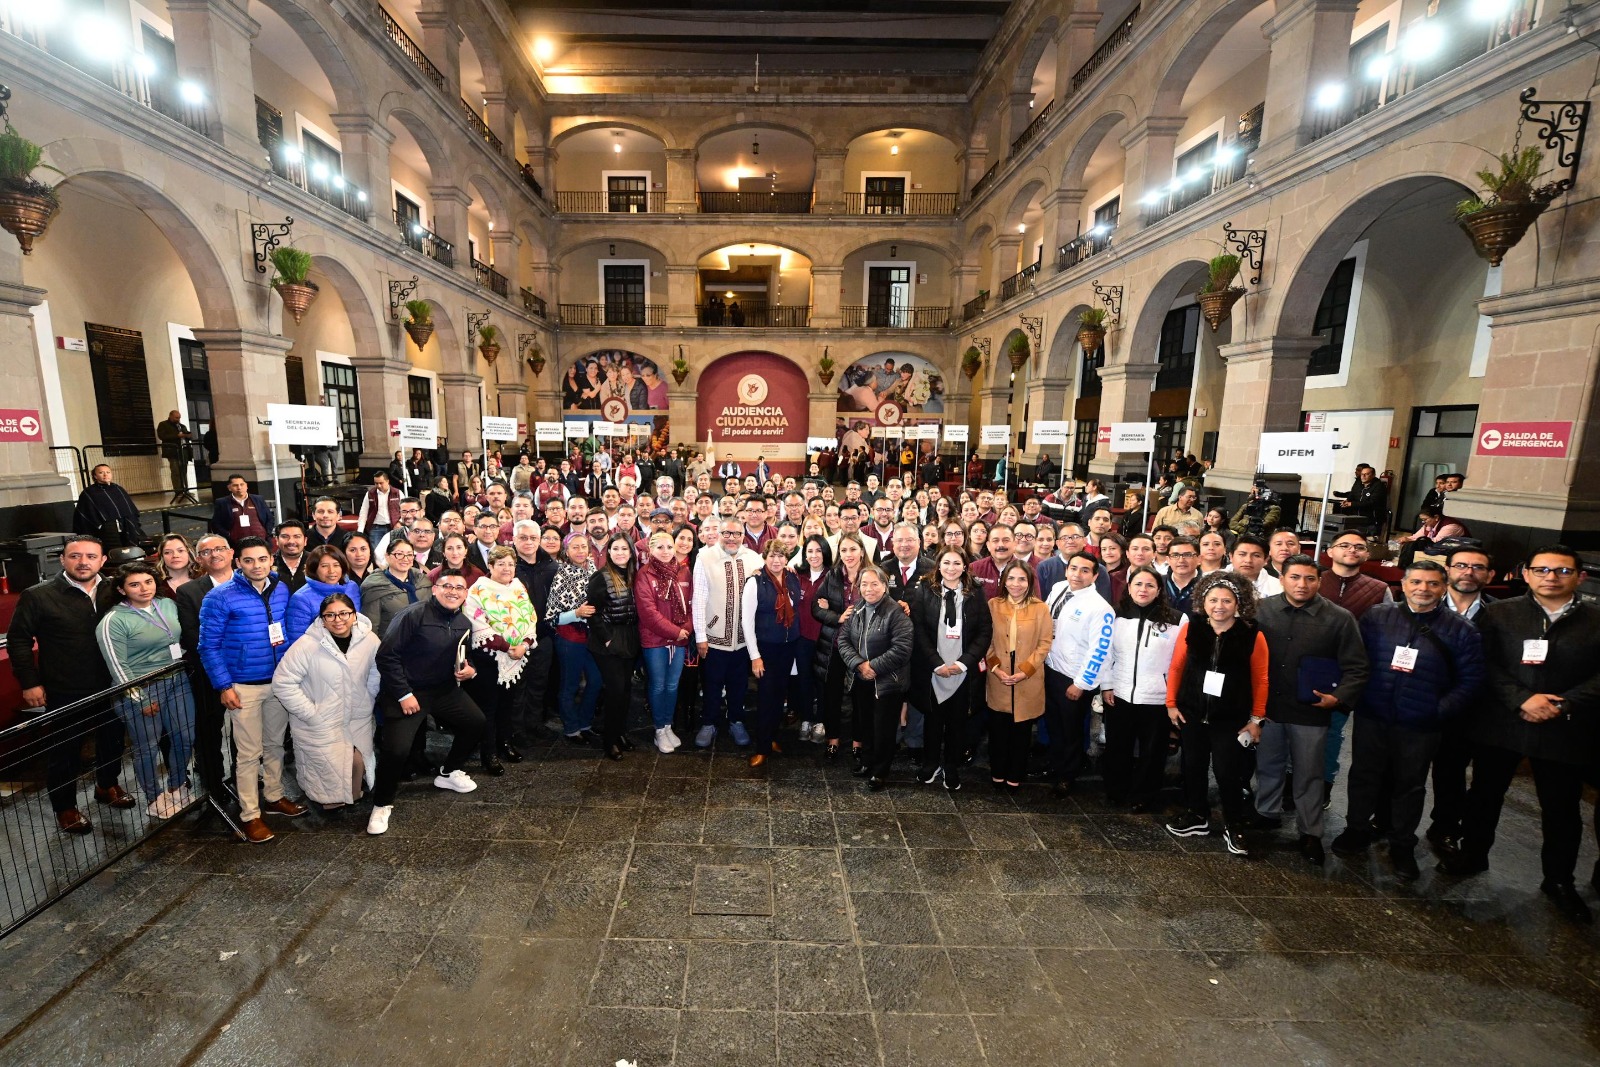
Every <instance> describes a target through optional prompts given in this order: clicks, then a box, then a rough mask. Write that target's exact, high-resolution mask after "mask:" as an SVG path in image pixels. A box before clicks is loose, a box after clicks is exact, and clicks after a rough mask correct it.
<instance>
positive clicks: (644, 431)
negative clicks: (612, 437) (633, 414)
mask: <svg viewBox="0 0 1600 1067" xmlns="http://www.w3.org/2000/svg"><path fill="white" fill-rule="evenodd" d="M628 436H629V437H649V436H650V427H649V426H648V425H647V424H645V423H642V422H630V423H628Z"/></svg>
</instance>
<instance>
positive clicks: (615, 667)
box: [594, 652, 744, 748]
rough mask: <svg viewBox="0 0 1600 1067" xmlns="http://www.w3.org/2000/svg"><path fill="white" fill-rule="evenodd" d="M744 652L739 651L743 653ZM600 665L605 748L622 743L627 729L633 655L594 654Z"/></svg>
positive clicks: (601, 713)
mask: <svg viewBox="0 0 1600 1067" xmlns="http://www.w3.org/2000/svg"><path fill="white" fill-rule="evenodd" d="M743 654H744V653H742V652H741V653H740V655H743ZM594 662H595V664H596V665H597V666H598V667H599V668H600V707H599V711H600V714H599V715H597V716H596V718H598V719H599V720H600V737H601V739H602V740H603V741H604V742H605V745H606V747H607V748H611V747H613V746H615V745H619V744H621V743H622V734H623V732H624V731H625V730H627V728H628V702H629V701H630V700H632V699H633V662H634V660H633V657H632V656H613V655H609V654H608V653H605V652H596V653H594Z"/></svg>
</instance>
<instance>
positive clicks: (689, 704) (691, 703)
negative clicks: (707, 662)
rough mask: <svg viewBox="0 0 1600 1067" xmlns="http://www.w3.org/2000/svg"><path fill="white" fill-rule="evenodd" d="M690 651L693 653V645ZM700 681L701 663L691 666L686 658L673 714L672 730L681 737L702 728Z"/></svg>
mask: <svg viewBox="0 0 1600 1067" xmlns="http://www.w3.org/2000/svg"><path fill="white" fill-rule="evenodd" d="M689 651H690V653H693V651H694V649H693V647H692V646H691V647H690V649H689ZM700 683H701V678H700V666H699V664H696V665H695V666H693V667H691V666H689V664H688V662H687V660H686V661H685V662H684V665H683V673H682V674H680V675H678V707H677V710H676V711H675V712H674V713H673V715H672V732H673V733H675V734H677V735H678V736H679V737H688V736H689V735H690V734H692V733H694V732H695V731H696V730H698V729H699V728H700V706H701V704H702V702H703V697H702V695H701V692H700Z"/></svg>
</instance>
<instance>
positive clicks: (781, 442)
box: [695, 352, 811, 474]
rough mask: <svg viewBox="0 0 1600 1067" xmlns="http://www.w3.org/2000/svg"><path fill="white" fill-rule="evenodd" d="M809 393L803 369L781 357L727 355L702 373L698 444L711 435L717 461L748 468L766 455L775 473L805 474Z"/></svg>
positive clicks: (809, 418)
mask: <svg viewBox="0 0 1600 1067" xmlns="http://www.w3.org/2000/svg"><path fill="white" fill-rule="evenodd" d="M807 392H808V388H807V384H806V376H805V372H804V371H802V370H801V369H800V368H799V367H797V366H795V365H794V364H793V363H791V362H790V361H789V360H787V359H784V358H783V357H782V356H778V355H773V354H772V353H770V352H737V353H735V354H733V355H731V356H724V357H723V358H722V359H719V360H717V361H716V362H715V363H713V364H712V365H711V366H710V367H707V368H706V371H705V373H704V374H702V375H700V399H699V402H698V404H697V406H696V411H695V427H696V433H695V443H696V444H698V445H700V446H702V447H704V446H705V444H706V441H707V440H708V439H709V440H710V442H711V444H710V447H711V449H712V451H714V452H715V453H716V454H717V458H718V459H730V458H731V459H734V460H737V461H738V462H739V463H740V464H741V465H743V466H744V467H745V469H746V470H753V469H754V468H753V466H752V465H753V464H754V463H755V461H756V458H757V457H758V456H765V457H766V460H767V462H768V463H769V464H770V465H771V466H772V469H773V470H774V471H775V472H777V473H780V474H799V473H802V471H803V469H804V466H805V450H806V437H807V436H808V432H809V430H810V428H811V409H810V401H809V399H808V398H807V396H806V394H807Z"/></svg>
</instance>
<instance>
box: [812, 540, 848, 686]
mask: <svg viewBox="0 0 1600 1067" xmlns="http://www.w3.org/2000/svg"><path fill="white" fill-rule="evenodd" d="M844 594H845V583H844V572H843V571H842V570H840V569H839V568H838V567H837V566H835V567H833V568H831V569H829V571H828V573H827V574H826V575H825V576H824V577H823V579H822V584H821V585H820V586H818V587H817V595H816V597H815V598H813V600H812V601H811V617H812V618H814V619H816V620H817V621H818V622H820V623H821V624H822V630H821V632H820V633H819V634H818V635H817V655H816V657H815V658H814V659H812V661H811V663H812V669H813V670H814V671H815V672H816V675H817V684H818V685H826V684H827V681H828V668H829V667H830V665H831V664H832V663H833V646H834V645H835V644H836V643H837V642H838V639H839V615H840V614H841V613H842V612H843V611H844V609H845V602H844ZM824 600H826V601H827V602H828V606H827V607H823V606H822V602H823V601H824Z"/></svg>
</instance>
